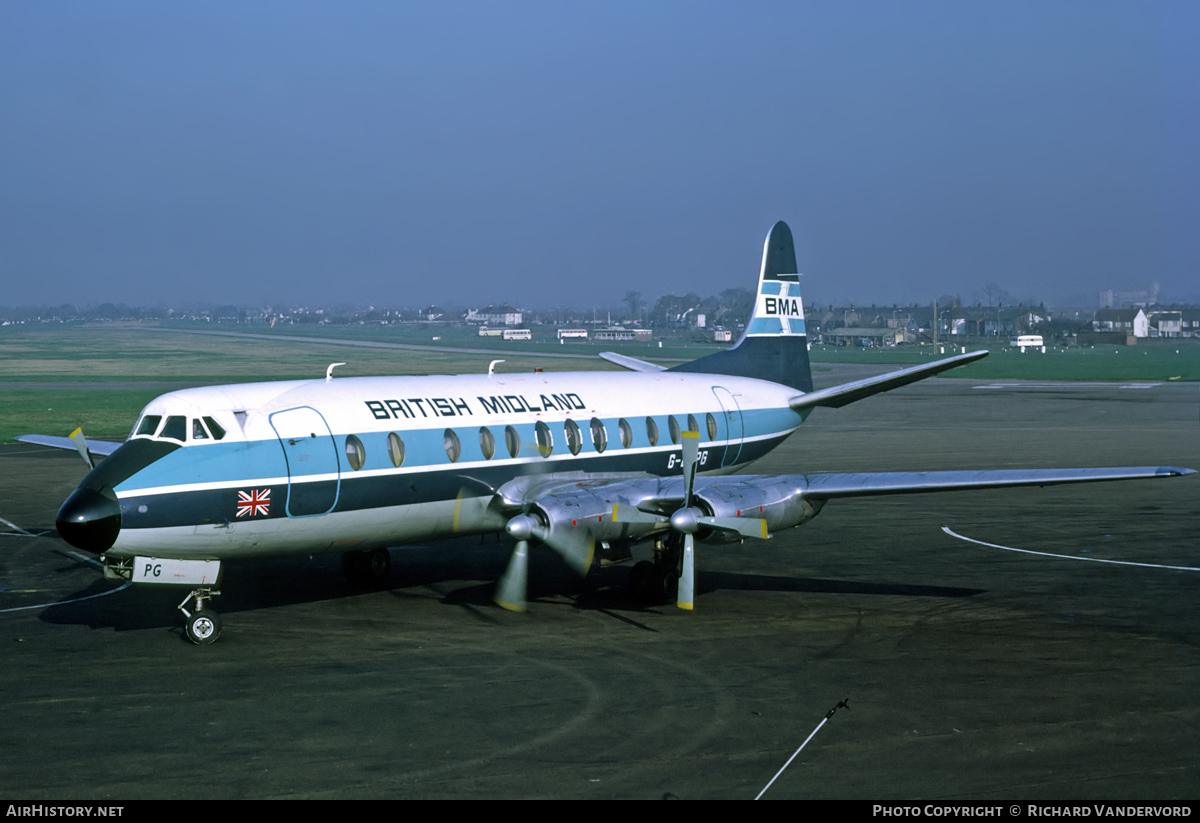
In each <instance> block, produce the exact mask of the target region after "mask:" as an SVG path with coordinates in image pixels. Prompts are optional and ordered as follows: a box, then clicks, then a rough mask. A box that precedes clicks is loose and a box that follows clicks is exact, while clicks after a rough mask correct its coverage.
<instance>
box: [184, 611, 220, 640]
mask: <svg viewBox="0 0 1200 823" xmlns="http://www.w3.org/2000/svg"><path fill="white" fill-rule="evenodd" d="M183 628H184V631H185V632H186V633H187V636H188V640H190V641H192V642H193V643H195V644H196V645H198V646H206V645H208V644H209V643H215V642H216V640H217V638H218V637H220V636H221V616H220V615H219V614H217V613H216V612H214V611H213V610H212V609H197V610H196V611H195V612H193V613H192V616H191V617H189V618H188V619H187V622H185V623H184V624H183Z"/></svg>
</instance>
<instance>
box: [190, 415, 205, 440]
mask: <svg viewBox="0 0 1200 823" xmlns="http://www.w3.org/2000/svg"><path fill="white" fill-rule="evenodd" d="M192 439H193V440H207V439H208V432H206V431H205V430H204V424H203V423H201V422H200V418H199V417H197V418H196V419H195V420H193V421H192Z"/></svg>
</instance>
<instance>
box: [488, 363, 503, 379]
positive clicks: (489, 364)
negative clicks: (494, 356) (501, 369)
mask: <svg viewBox="0 0 1200 823" xmlns="http://www.w3.org/2000/svg"><path fill="white" fill-rule="evenodd" d="M503 362H504V361H503V360H493V361H492V362H491V363H488V377H491V376H492V374H493V373H494V372H493V369H495V368H496V364H497V363H503Z"/></svg>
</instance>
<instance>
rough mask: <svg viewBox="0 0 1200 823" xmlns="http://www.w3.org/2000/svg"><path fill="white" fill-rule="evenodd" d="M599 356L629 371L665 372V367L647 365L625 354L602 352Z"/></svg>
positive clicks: (652, 364)
mask: <svg viewBox="0 0 1200 823" xmlns="http://www.w3.org/2000/svg"><path fill="white" fill-rule="evenodd" d="M600 356H601V357H602V358H604V359H605V360H607V361H608V362H609V363H616V364H617V365H618V366H620V367H621V368H623V369H629V370H630V371H666V370H667V367H666V366H659V365H655V364H654V363H647V362H646V361H645V360H638V359H637V358H636V357H630V356H629V355H626V354H617V353H616V352H615V351H602V352H600Z"/></svg>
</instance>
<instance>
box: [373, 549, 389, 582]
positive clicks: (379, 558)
mask: <svg viewBox="0 0 1200 823" xmlns="http://www.w3.org/2000/svg"><path fill="white" fill-rule="evenodd" d="M391 568H392V555H391V552H389V551H388V550H387V549H375V550H374V551H372V552H369V553H368V554H367V578H368V579H369V580H370V581H371V582H372V583H383V582H384V581H386V580H387V577H388V572H389V571H390V570H391Z"/></svg>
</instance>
